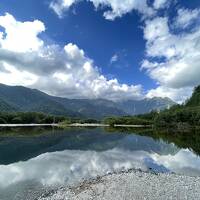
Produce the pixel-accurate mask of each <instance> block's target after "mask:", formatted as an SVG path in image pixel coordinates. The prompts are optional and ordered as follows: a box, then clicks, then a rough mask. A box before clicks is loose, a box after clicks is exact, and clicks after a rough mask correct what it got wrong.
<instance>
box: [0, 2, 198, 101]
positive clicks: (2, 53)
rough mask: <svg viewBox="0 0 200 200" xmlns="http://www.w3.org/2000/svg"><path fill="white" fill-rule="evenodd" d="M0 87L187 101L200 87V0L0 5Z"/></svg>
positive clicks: (83, 95)
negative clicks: (197, 87)
mask: <svg viewBox="0 0 200 200" xmlns="http://www.w3.org/2000/svg"><path fill="white" fill-rule="evenodd" d="M0 83H3V84H7V85H22V86H26V87H30V88H36V89H39V90H41V91H44V92H46V93H48V94H50V95H56V96H61V97H67V98H90V99H95V98H105V99H109V100H113V101H121V100H127V99H130V100H131V99H134V100H135V99H142V98H146V97H148V98H152V97H155V96H157V97H169V98H171V99H172V100H174V101H176V102H179V103H181V102H184V101H185V100H186V99H187V98H189V96H190V95H191V93H192V91H193V88H194V87H195V86H197V85H198V84H200V1H199V0H191V1H188V0H123V1H121V0H15V1H13V0H1V1H0Z"/></svg>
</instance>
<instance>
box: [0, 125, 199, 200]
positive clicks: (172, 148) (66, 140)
mask: <svg viewBox="0 0 200 200" xmlns="http://www.w3.org/2000/svg"><path fill="white" fill-rule="evenodd" d="M138 132H139V131H138ZM162 138H163V139H162ZM183 140H184V141H180V140H177V138H175V142H172V141H171V140H170V139H166V138H165V137H157V136H156V137H155V135H153V136H152V135H151V133H150V132H148V131H146V133H145V134H144V133H142V134H138V133H137V131H136V132H135V133H131V134H130V133H129V132H126V131H125V132H123V133H122V132H121V131H117V130H115V131H112V132H109V131H106V130H104V129H102V128H95V129H77V128H73V129H69V130H52V129H41V128H35V129H31V128H28V129H10V130H7V131H1V132H0V199H1V200H12V199H14V200H18V199H20V200H23V199H37V195H40V192H43V190H46V189H49V188H51V189H52V188H57V187H60V186H65V185H67V184H75V183H77V182H79V181H81V180H82V179H84V178H92V177H96V176H97V175H104V174H107V173H110V172H113V171H120V170H128V169H132V168H134V169H142V170H145V171H147V170H149V169H152V170H153V171H156V172H163V173H165V172H175V173H179V174H187V175H192V176H199V175H200V158H199V156H198V155H197V154H198V146H195V147H194V148H192V146H191V144H190V145H189V143H190V142H186V141H185V139H183ZM196 142H198V141H196ZM187 143H188V146H187V145H185V144H187ZM194 143H195V142H194ZM194 143H193V142H192V144H194ZM198 144H199V143H198Z"/></svg>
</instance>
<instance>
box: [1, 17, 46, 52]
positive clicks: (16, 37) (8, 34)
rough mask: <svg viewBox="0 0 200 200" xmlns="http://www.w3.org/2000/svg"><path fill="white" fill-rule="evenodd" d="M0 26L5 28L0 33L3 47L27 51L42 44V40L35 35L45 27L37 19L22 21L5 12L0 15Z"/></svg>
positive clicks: (35, 48)
mask: <svg viewBox="0 0 200 200" xmlns="http://www.w3.org/2000/svg"><path fill="white" fill-rule="evenodd" d="M0 26H2V27H4V28H5V32H4V33H1V37H0V44H1V48H3V49H7V50H11V51H15V52H27V51H36V50H38V49H39V48H40V47H41V46H42V45H43V41H42V40H40V39H39V38H38V37H37V35H38V34H39V33H41V32H43V31H44V30H45V27H44V24H43V23H42V22H40V21H38V20H35V21H33V22H23V23H22V22H19V21H16V20H15V18H14V17H13V16H12V15H10V14H8V13H6V15H5V16H0Z"/></svg>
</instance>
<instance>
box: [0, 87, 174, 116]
mask: <svg viewBox="0 0 200 200" xmlns="http://www.w3.org/2000/svg"><path fill="white" fill-rule="evenodd" d="M174 104H175V103H174V102H173V101H172V100H171V99H169V98H156V97H154V98H152V99H148V98H146V99H142V100H126V101H120V102H113V101H110V100H106V99H92V100H91V99H67V98H62V97H55V96H50V95H48V94H46V93H44V92H41V91H39V90H37V89H30V88H27V87H22V86H8V85H4V84H0V112H12V111H13V112H17V111H21V112H29V111H31V112H32V111H34V112H44V113H48V114H54V115H64V116H69V117H83V118H96V119H101V118H103V117H106V116H123V115H136V114H143V113H147V112H150V111H152V110H163V109H165V108H168V107H170V106H172V105H174Z"/></svg>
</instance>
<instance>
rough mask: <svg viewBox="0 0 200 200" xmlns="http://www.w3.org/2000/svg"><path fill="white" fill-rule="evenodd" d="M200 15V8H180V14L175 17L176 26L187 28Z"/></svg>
mask: <svg viewBox="0 0 200 200" xmlns="http://www.w3.org/2000/svg"><path fill="white" fill-rule="evenodd" d="M199 17H200V9H194V10H189V9H179V10H178V16H177V17H176V19H175V26H176V27H181V28H186V27H188V26H189V25H190V24H192V23H193V22H194V21H195V20H197V19H198V20H199Z"/></svg>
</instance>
